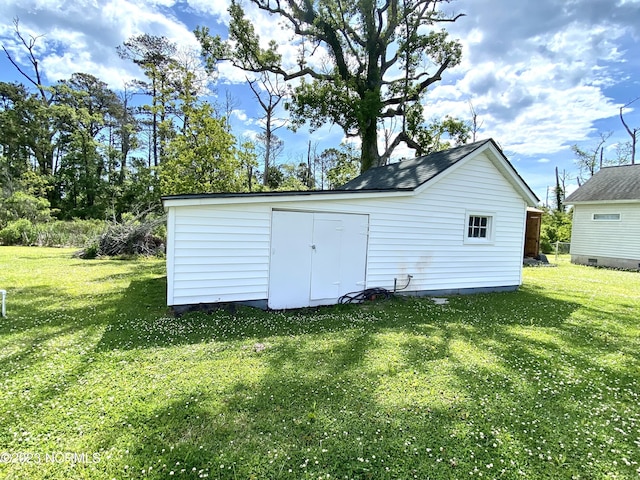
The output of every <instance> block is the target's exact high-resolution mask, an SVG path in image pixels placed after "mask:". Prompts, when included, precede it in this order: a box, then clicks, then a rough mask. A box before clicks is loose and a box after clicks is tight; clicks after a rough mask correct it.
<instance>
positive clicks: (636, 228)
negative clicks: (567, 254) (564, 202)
mask: <svg viewBox="0 0 640 480" xmlns="http://www.w3.org/2000/svg"><path fill="white" fill-rule="evenodd" d="M594 213H596V214H616V213H619V214H620V221H595V220H593V214H594ZM571 255H572V257H573V256H586V257H593V258H597V257H608V258H619V259H630V260H636V261H640V202H637V203H601V204H595V203H594V204H578V205H574V212H573V227H572V232H571ZM580 263H584V262H580Z"/></svg>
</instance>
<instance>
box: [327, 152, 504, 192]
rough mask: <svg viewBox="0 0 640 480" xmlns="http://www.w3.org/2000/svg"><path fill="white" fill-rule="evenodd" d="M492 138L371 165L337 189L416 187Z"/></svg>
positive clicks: (410, 188) (412, 188)
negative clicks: (377, 165)
mask: <svg viewBox="0 0 640 480" xmlns="http://www.w3.org/2000/svg"><path fill="white" fill-rule="evenodd" d="M487 142H492V140H490V139H489V140H482V141H480V142H475V143H470V144H467V145H461V146H459V147H454V148H450V149H449V150H443V151H441V152H436V153H432V154H430V155H425V156H423V157H417V158H412V159H409V160H403V161H401V162H398V163H391V164H389V165H385V166H382V167H376V168H371V169H369V170H367V171H366V172H364V173H363V174H362V175H360V176H359V177H356V178H354V179H353V180H351V181H350V182H347V183H345V184H344V185H342V186H341V187H340V188H338V190H415V189H416V188H417V187H419V186H420V185H422V184H423V183H425V182H426V181H428V180H431V179H432V178H433V177H435V176H436V175H438V174H440V173H442V172H444V171H445V170H446V169H448V168H449V167H451V166H452V165H453V164H455V163H456V162H458V161H460V160H462V159H463V158H465V157H466V156H467V155H469V154H470V153H472V152H474V151H475V150H477V149H478V148H480V147H481V146H482V145H484V144H485V143H487Z"/></svg>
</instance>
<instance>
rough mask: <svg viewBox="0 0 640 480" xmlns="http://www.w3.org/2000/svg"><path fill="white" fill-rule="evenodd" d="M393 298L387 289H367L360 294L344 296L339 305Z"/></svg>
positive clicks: (354, 293)
mask: <svg viewBox="0 0 640 480" xmlns="http://www.w3.org/2000/svg"><path fill="white" fill-rule="evenodd" d="M392 296H393V294H392V293H391V292H390V291H389V290H387V289H386V288H367V289H366V290H361V291H359V292H350V293H346V294H344V295H343V296H341V297H340V298H339V299H338V303H341V304H347V303H353V302H362V301H364V300H376V299H378V298H391V297H392Z"/></svg>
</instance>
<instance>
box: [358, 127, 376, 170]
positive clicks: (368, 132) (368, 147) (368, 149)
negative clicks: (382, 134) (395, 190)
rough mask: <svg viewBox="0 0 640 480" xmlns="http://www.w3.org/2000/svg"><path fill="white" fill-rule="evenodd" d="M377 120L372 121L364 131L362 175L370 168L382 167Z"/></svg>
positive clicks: (361, 160) (361, 162) (361, 155)
mask: <svg viewBox="0 0 640 480" xmlns="http://www.w3.org/2000/svg"><path fill="white" fill-rule="evenodd" d="M377 127H378V126H377V123H376V121H375V119H373V118H372V119H370V120H369V123H368V125H366V127H365V128H364V129H363V130H362V153H361V154H360V173H364V172H366V171H367V170H369V169H370V168H373V167H380V166H381V165H380V160H381V158H380V154H379V153H378V128H377Z"/></svg>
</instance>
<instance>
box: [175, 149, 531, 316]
mask: <svg viewBox="0 0 640 480" xmlns="http://www.w3.org/2000/svg"><path fill="white" fill-rule="evenodd" d="M537 202H538V199H537V197H536V195H535V194H534V193H533V192H532V191H531V189H530V188H529V187H528V186H527V184H526V183H525V182H524V180H523V179H522V178H521V177H520V175H518V173H517V172H516V170H515V169H514V168H513V166H512V165H511V163H509V161H508V160H507V158H506V157H505V155H504V154H503V153H502V151H501V150H500V148H499V147H498V146H497V145H496V143H495V142H494V141H493V140H484V141H480V142H475V143H472V144H468V145H463V146H460V147H456V148H452V149H449V150H445V151H442V152H438V153H434V154H431V155H427V156H424V157H419V158H415V159H411V160H405V161H402V162H398V163H394V164H390V165H387V166H384V167H378V168H373V169H371V170H369V171H367V172H365V173H364V174H362V175H361V176H359V177H357V178H355V179H354V180H352V181H351V182H349V183H347V184H346V185H344V186H343V187H341V188H340V189H339V190H330V191H306V192H270V193H240V194H228V193H226V194H197V195H172V196H166V197H163V204H164V208H165V210H166V211H167V218H168V220H167V304H168V305H170V306H172V307H173V308H174V309H175V310H176V311H184V310H187V309H188V308H190V307H194V306H198V305H202V304H204V305H209V304H225V303H242V304H248V305H253V306H257V307H261V308H271V309H284V308H299V307H308V306H316V305H328V304H335V303H337V302H338V301H339V299H340V298H341V297H342V296H343V295H345V294H348V293H351V292H359V291H363V290H365V289H371V288H384V289H387V290H390V291H393V290H397V291H400V290H401V291H402V293H404V294H412V295H449V294H461V293H473V292H489V291H509V290H515V289H517V288H518V286H520V285H521V283H522V259H523V249H524V238H525V224H526V215H527V207H533V206H535V205H536V204H537Z"/></svg>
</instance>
